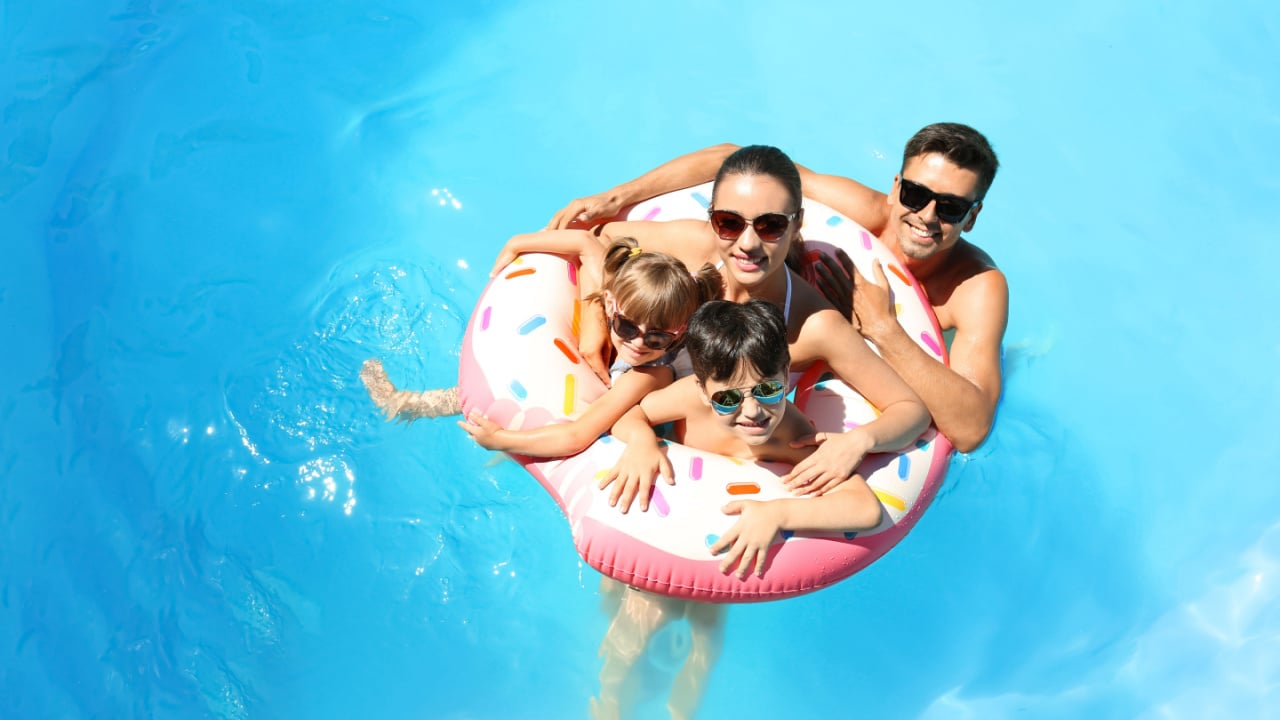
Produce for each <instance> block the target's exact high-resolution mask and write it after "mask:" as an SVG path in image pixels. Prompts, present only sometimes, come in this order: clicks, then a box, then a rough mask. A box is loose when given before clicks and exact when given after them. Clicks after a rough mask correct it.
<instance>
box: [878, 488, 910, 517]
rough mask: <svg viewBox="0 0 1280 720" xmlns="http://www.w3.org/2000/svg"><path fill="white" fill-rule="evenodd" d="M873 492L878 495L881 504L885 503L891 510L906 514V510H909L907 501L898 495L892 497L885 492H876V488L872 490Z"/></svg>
mask: <svg viewBox="0 0 1280 720" xmlns="http://www.w3.org/2000/svg"><path fill="white" fill-rule="evenodd" d="M871 491H872V492H874V493H875V494H876V497H878V498H880V502H882V503H884V504H885V505H888V506H889V507H891V508H894V509H896V510H897V511H898V512H906V509H907V501H906V500H903V499H902V498H900V497H898V496H897V495H890V494H889V493H887V492H884V491H883V490H876V489H875V488H872V489H871Z"/></svg>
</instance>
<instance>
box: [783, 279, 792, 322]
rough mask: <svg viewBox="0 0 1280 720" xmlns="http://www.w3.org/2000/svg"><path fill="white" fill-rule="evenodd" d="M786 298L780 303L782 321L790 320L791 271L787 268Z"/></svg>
mask: <svg viewBox="0 0 1280 720" xmlns="http://www.w3.org/2000/svg"><path fill="white" fill-rule="evenodd" d="M786 273H787V299H786V301H785V302H783V303H782V321H783V322H785V323H790V322H791V271H790V270H787V271H786Z"/></svg>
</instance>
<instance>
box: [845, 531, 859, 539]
mask: <svg viewBox="0 0 1280 720" xmlns="http://www.w3.org/2000/svg"><path fill="white" fill-rule="evenodd" d="M856 537H858V533H856V532H847V533H845V534H844V539H845V540H852V539H854V538H856Z"/></svg>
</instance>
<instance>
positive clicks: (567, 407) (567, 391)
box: [564, 375, 577, 415]
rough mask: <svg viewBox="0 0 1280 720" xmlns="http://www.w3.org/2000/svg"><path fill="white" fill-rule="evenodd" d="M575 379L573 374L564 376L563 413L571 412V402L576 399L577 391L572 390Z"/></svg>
mask: <svg viewBox="0 0 1280 720" xmlns="http://www.w3.org/2000/svg"><path fill="white" fill-rule="evenodd" d="M576 384H577V383H576V379H575V378H574V377H573V375H565V376H564V414H565V415H571V414H573V403H574V401H575V400H577V393H575V392H574V386H575V385H576Z"/></svg>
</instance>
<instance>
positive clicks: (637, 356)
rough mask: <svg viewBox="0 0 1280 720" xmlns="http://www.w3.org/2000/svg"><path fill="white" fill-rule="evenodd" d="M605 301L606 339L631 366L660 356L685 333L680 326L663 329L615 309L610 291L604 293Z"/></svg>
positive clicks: (616, 307) (619, 357)
mask: <svg viewBox="0 0 1280 720" xmlns="http://www.w3.org/2000/svg"><path fill="white" fill-rule="evenodd" d="M605 302H606V307H607V308H608V311H609V339H610V340H612V341H613V347H614V349H615V350H617V351H618V359H619V360H622V361H623V362H625V363H627V364H628V365H631V366H632V367H635V366H638V365H644V364H645V363H649V362H653V361H654V360H657V359H658V358H660V357H662V356H663V354H665V353H666V352H667V350H669V349H670V348H671V346H672V345H673V344H675V342H676V341H677V340H679V339H680V336H681V334H682V333H684V328H683V327H679V328H670V329H663V328H657V327H649V326H648V325H646V324H644V323H641V322H637V321H635V320H632V319H631V318H629V317H627V315H626V313H623V312H622V311H621V310H619V309H618V303H617V302H616V301H615V300H614V299H613V296H612V295H606V296H605Z"/></svg>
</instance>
